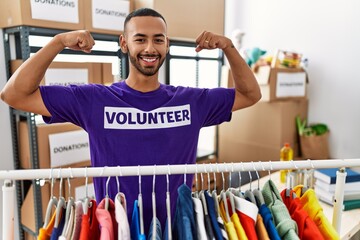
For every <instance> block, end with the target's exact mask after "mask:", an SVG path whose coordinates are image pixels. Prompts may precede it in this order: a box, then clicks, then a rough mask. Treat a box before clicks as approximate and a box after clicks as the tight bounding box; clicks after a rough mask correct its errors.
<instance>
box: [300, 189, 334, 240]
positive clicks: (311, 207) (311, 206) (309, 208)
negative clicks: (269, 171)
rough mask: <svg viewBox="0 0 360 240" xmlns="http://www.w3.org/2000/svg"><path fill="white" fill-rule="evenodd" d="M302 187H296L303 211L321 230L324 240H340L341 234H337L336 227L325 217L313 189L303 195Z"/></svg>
mask: <svg viewBox="0 0 360 240" xmlns="http://www.w3.org/2000/svg"><path fill="white" fill-rule="evenodd" d="M302 188H303V186H302V185H298V186H295V187H294V191H295V193H296V195H297V196H298V197H299V198H300V202H301V204H302V206H303V209H304V210H305V211H306V212H307V213H308V215H309V217H310V218H311V219H312V220H313V221H314V222H315V224H316V226H317V227H318V228H319V230H320V232H321V234H322V236H323V237H324V239H326V240H328V239H333V240H337V239H340V236H339V234H338V233H337V232H336V230H335V229H334V227H333V226H332V225H331V223H330V222H329V220H328V219H327V217H326V216H325V214H324V212H323V209H322V207H321V205H320V203H319V201H318V199H317V197H316V194H315V192H314V190H313V189H308V190H306V192H304V194H303V195H301V193H302Z"/></svg>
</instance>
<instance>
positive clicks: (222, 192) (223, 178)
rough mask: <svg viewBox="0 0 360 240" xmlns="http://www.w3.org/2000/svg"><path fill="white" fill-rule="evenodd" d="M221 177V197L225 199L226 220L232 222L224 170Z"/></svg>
mask: <svg viewBox="0 0 360 240" xmlns="http://www.w3.org/2000/svg"><path fill="white" fill-rule="evenodd" d="M221 177H222V181H223V182H222V184H223V186H222V189H221V192H220V199H221V200H222V201H223V203H224V208H225V218H226V222H230V221H231V219H230V215H229V208H228V204H227V200H226V193H225V177H224V172H221Z"/></svg>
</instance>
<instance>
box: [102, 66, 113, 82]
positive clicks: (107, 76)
mask: <svg viewBox="0 0 360 240" xmlns="http://www.w3.org/2000/svg"><path fill="white" fill-rule="evenodd" d="M101 66H102V69H101V70H102V71H101V74H102V77H101V79H102V84H104V85H111V84H113V83H114V80H115V77H114V75H113V74H112V64H111V63H103V64H102V65H101Z"/></svg>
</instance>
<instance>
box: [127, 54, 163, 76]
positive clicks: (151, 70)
mask: <svg viewBox="0 0 360 240" xmlns="http://www.w3.org/2000/svg"><path fill="white" fill-rule="evenodd" d="M128 56H129V60H130V63H131V64H132V65H133V66H134V67H135V68H136V69H137V70H138V71H139V72H140V73H142V74H143V75H145V76H148V77H151V76H154V75H155V74H156V73H157V72H158V71H159V69H160V67H161V66H162V65H163V63H164V61H165V58H163V59H162V58H161V55H160V56H159V59H160V62H159V64H158V65H157V66H151V67H142V66H141V65H140V63H139V61H138V59H139V58H140V57H139V55H138V56H137V57H134V56H133V55H132V54H131V53H130V52H128ZM147 56H148V57H154V55H151V54H149V55H147Z"/></svg>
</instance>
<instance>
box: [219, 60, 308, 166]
mask: <svg viewBox="0 0 360 240" xmlns="http://www.w3.org/2000/svg"><path fill="white" fill-rule="evenodd" d="M223 72H225V73H226V74H225V75H224V76H223V77H224V79H226V80H227V85H228V86H230V87H231V86H233V79H232V75H231V72H230V71H229V70H225V71H223ZM255 76H256V77H257V80H258V83H259V85H260V89H261V93H262V99H261V100H260V101H259V102H258V103H256V104H255V105H253V106H251V107H249V108H245V109H242V110H239V111H236V112H234V113H233V114H232V120H231V122H229V123H223V124H221V125H220V128H219V162H249V161H269V160H272V161H274V160H275V161H276V160H279V157H280V155H279V154H280V148H281V147H282V146H283V144H284V143H285V142H288V143H290V145H291V147H292V148H293V149H294V158H297V157H298V156H299V141H298V135H297V130H296V124H295V117H296V116H297V115H299V116H300V117H301V118H306V117H307V112H308V100H307V91H306V88H307V74H306V72H305V71H304V69H300V68H285V67H280V66H277V67H274V68H271V67H270V66H263V67H260V69H259V71H258V72H257V73H256V74H255Z"/></svg>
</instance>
